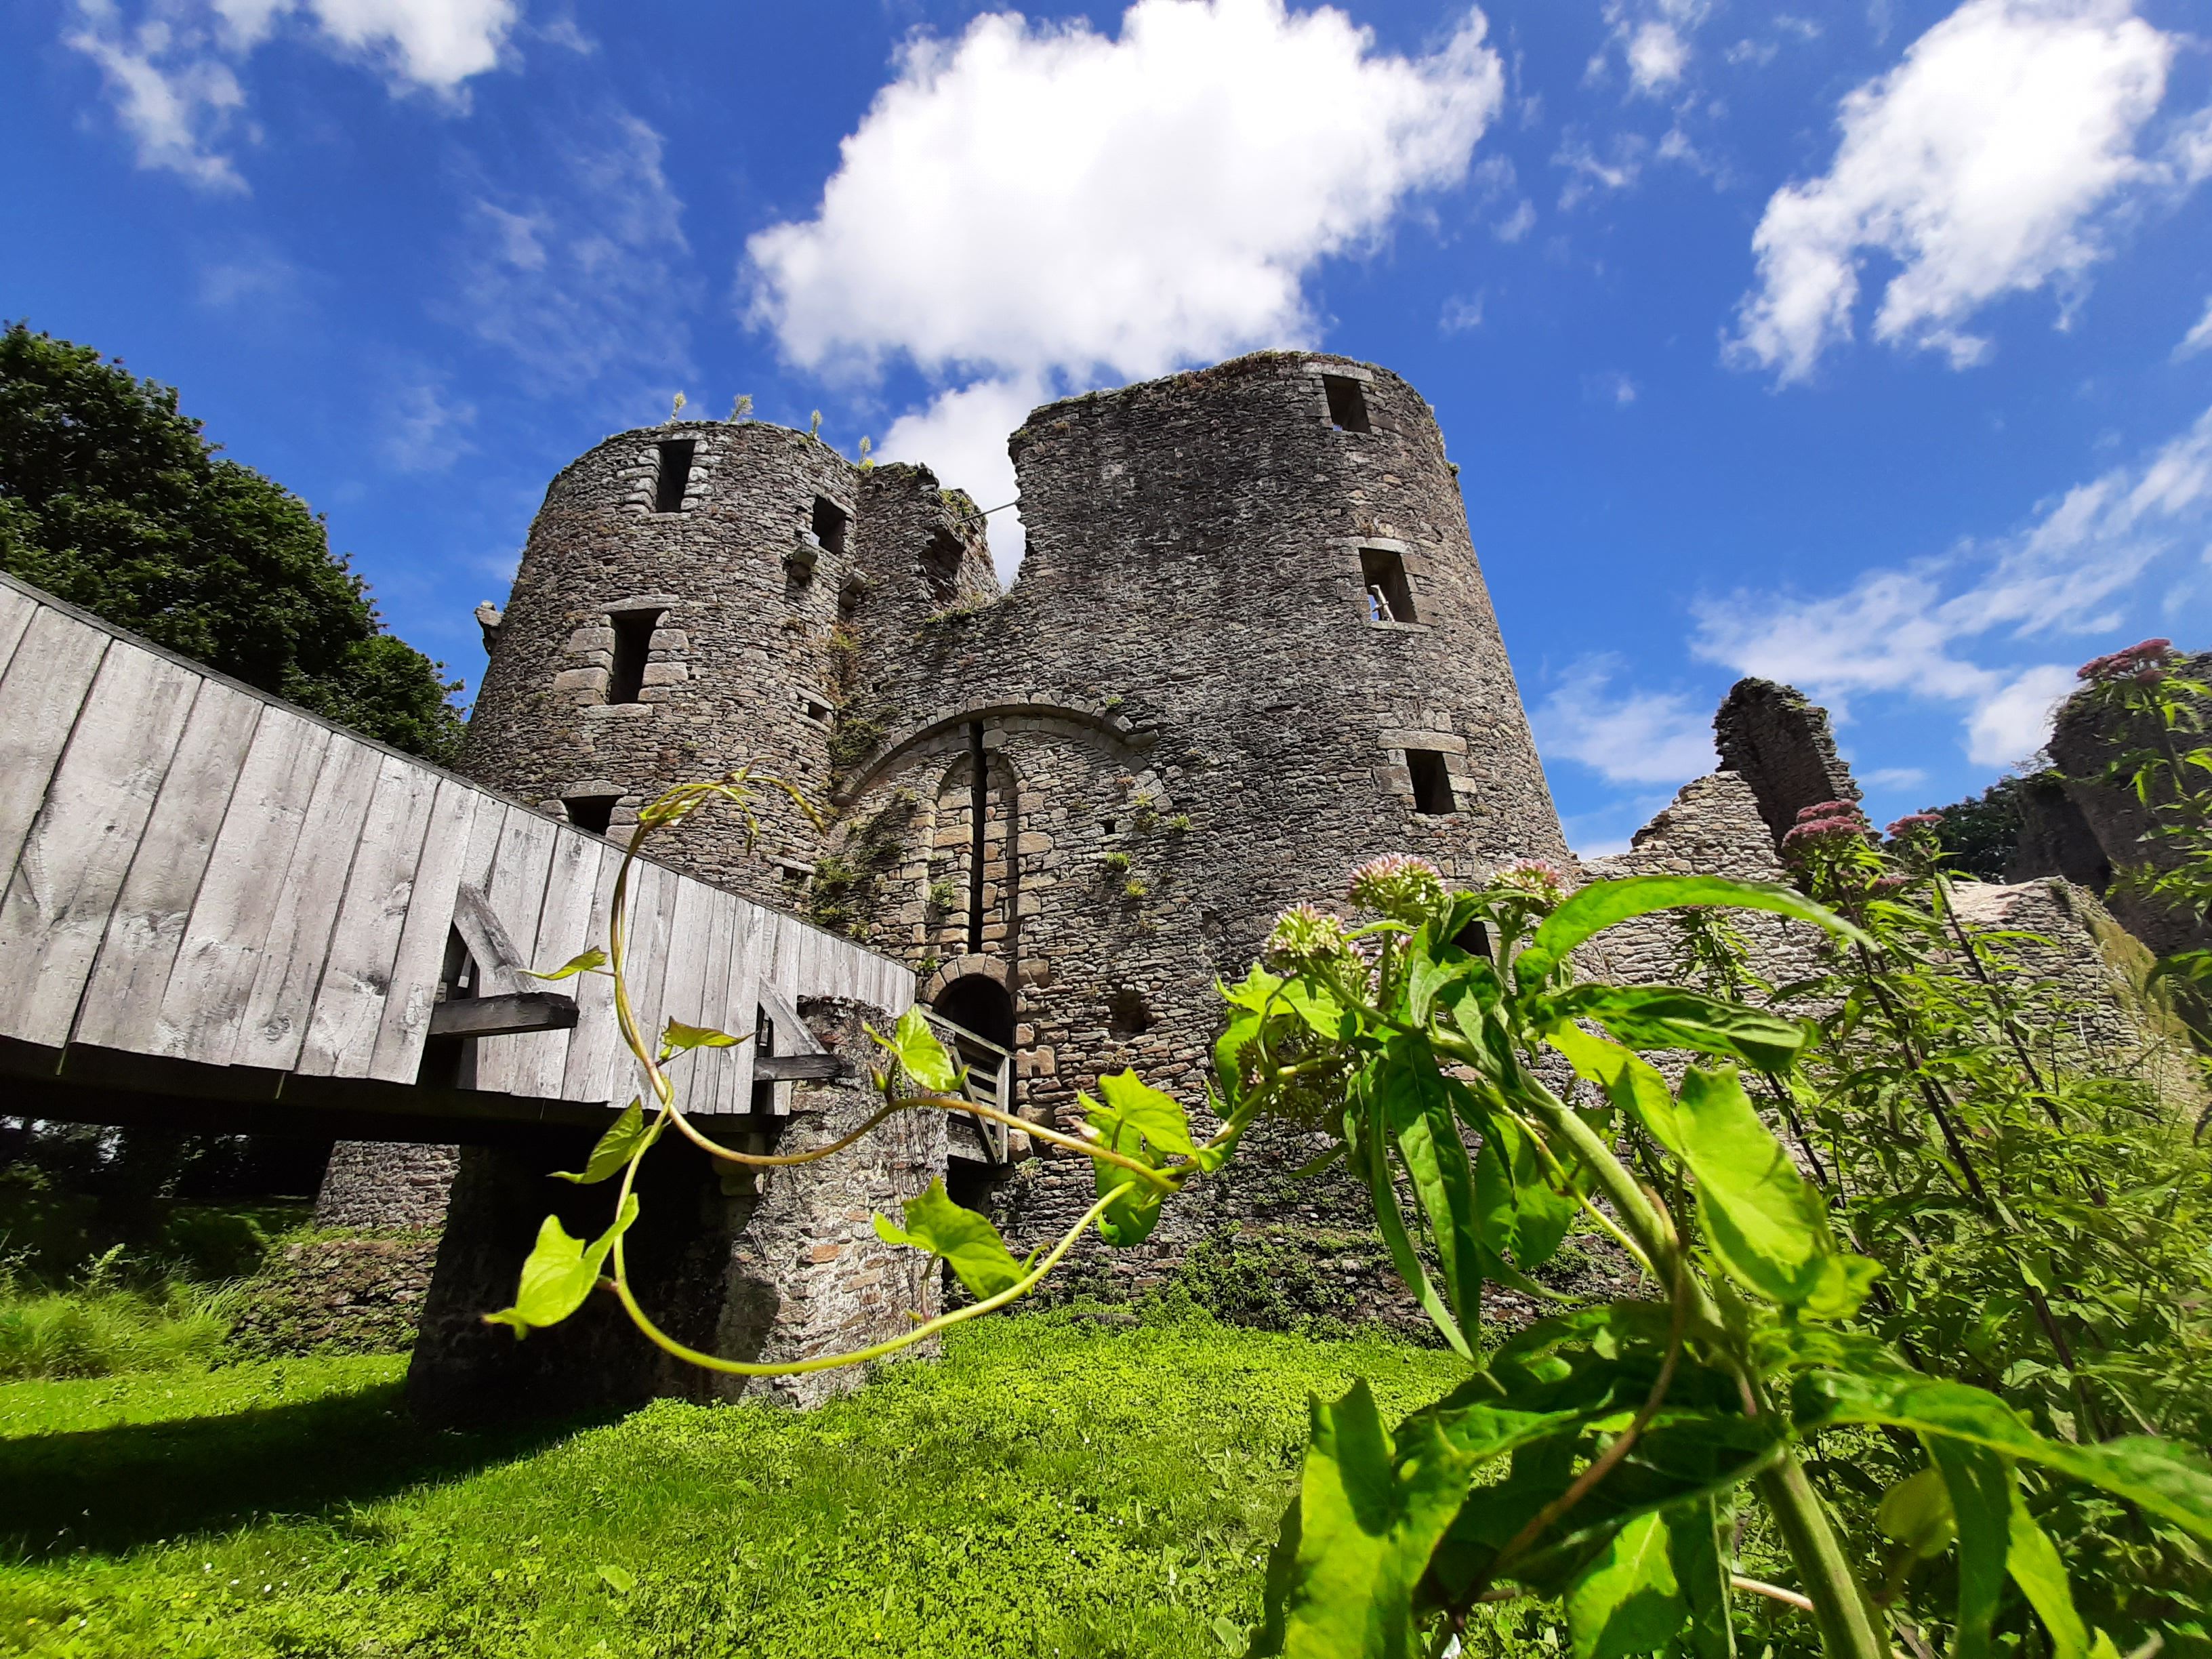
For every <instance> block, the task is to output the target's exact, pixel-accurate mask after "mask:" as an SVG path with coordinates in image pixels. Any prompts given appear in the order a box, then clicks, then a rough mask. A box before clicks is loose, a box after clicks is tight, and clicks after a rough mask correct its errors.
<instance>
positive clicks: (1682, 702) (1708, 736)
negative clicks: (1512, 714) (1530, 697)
mask: <svg viewBox="0 0 2212 1659" xmlns="http://www.w3.org/2000/svg"><path fill="white" fill-rule="evenodd" d="M1623 666H1624V665H1623V663H1622V660H1621V659H1620V658H1619V657H1618V656H1614V655H1611V654H1606V655H1601V656H1590V657H1584V658H1583V659H1581V660H1579V661H1578V662H1577V663H1576V664H1575V665H1573V666H1572V667H1571V668H1570V669H1569V670H1568V671H1567V673H1566V676H1565V680H1564V683H1563V684H1561V685H1560V686H1559V689H1558V690H1555V691H1553V693H1552V695H1551V696H1549V697H1547V698H1546V699H1545V700H1544V702H1543V703H1542V704H1541V705H1540V706H1539V707H1538V708H1536V709H1535V711H1534V714H1532V715H1531V716H1530V719H1531V722H1532V724H1533V725H1534V727H1535V732H1536V747H1537V749H1538V750H1539V751H1540V752H1541V754H1542V755H1543V756H1544V757H1545V758H1547V760H1571V761H1574V762H1577V763H1579V764H1581V765H1583V766H1587V767H1589V769H1591V770H1593V771H1595V772H1596V773H1597V774H1598V775H1600V776H1601V777H1603V778H1604V779H1605V780H1606V781H1607V782H1608V783H1663V784H1679V783H1682V782H1685V781H1687V780H1689V779H1691V778H1693V777H1696V776H1698V775H1700V774H1701V773H1705V772H1710V771H1711V770H1712V769H1713V768H1714V767H1715V766H1716V765H1717V760H1716V758H1715V756H1714V753H1713V724H1712V715H1711V712H1710V711H1708V710H1704V709H1699V708H1692V706H1691V703H1690V700H1689V699H1688V698H1687V697H1686V696H1683V695H1682V694H1681V693H1680V692H1677V691H1637V690H1630V691H1626V692H1622V693H1619V694H1616V693H1615V692H1614V691H1613V679H1614V678H1615V677H1616V676H1618V675H1619V674H1620V671H1621V669H1622V667H1623Z"/></svg>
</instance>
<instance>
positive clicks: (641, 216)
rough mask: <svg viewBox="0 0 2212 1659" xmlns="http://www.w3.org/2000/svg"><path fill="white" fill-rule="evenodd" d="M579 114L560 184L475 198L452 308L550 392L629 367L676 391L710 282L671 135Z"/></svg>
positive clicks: (619, 119) (560, 163)
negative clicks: (675, 174) (694, 245)
mask: <svg viewBox="0 0 2212 1659" xmlns="http://www.w3.org/2000/svg"><path fill="white" fill-rule="evenodd" d="M574 125H575V127H576V128H577V129H578V131H575V132H574V136H572V137H571V138H570V140H569V141H568V143H567V144H566V145H565V146H563V147H561V148H558V149H556V150H555V152H554V155H553V157H552V158H551V159H552V160H553V161H554V162H555V164H556V167H557V171H558V174H559V179H560V185H561V187H560V189H559V190H558V191H556V192H553V193H550V194H548V195H545V196H533V197H508V198H507V199H505V200H503V201H495V200H493V199H492V196H491V194H490V193H487V194H485V195H483V196H480V197H478V198H477V201H476V202H475V204H473V206H472V208H471V214H470V221H469V230H468V234H467V240H466V242H465V246H464V247H463V249H462V250H461V252H460V253H459V258H458V259H457V261H456V263H457V264H458V265H459V273H460V274H459V277H458V279H457V281H456V283H455V284H454V295H455V298H454V301H453V305H452V306H451V307H450V314H451V316H452V318H453V320H455V321H457V322H459V324H460V325H462V326H464V327H465V328H467V329H469V330H470V331H471V332H472V333H474V334H475V335H476V336H477V337H478V338H479V339H482V340H483V341H485V342H487V343H490V344H492V345H496V346H500V347H502V348H504V349H506V350H507V351H508V352H510V353H512V354H513V357H514V359H515V361H516V362H518V363H520V365H521V366H522V368H523V370H524V372H525V374H526V377H527V379H528V380H529V382H530V384H531V385H532V386H533V387H534V388H535V389H537V390H538V391H540V392H551V391H558V390H573V389H574V388H576V387H579V386H584V385H586V384H588V383H590V382H592V381H593V380H599V379H600V378H601V377H603V376H605V375H608V374H629V375H631V376H634V377H651V378H652V379H653V391H654V395H655V396H656V397H659V398H665V397H666V396H667V395H668V394H669V392H673V391H674V390H675V389H676V387H677V386H678V384H679V383H680V381H681V379H682V377H683V376H684V374H686V373H688V372H689V370H690V349H691V345H690V328H689V326H688V325H687V324H686V323H685V322H684V314H685V313H686V311H687V310H688V308H689V307H690V304H691V303H692V302H694V301H696V297H697V286H698V285H697V283H696V280H695V279H694V277H693V276H692V275H691V274H690V245H689V244H688V243H687V242H686V241H685V240H684V228H683V213H684V204H683V203H682V202H681V201H680V200H679V199H678V197H677V195H676V192H675V191H674V190H673V189H672V188H671V186H670V185H669V182H668V177H667V174H666V173H665V171H664V170H663V169H662V167H661V153H662V149H663V148H664V143H663V140H662V138H661V137H660V135H659V133H658V132H656V131H654V130H653V128H652V127H650V126H648V125H647V124H646V123H645V122H643V121H641V120H640V119H638V118H636V117H635V116H634V115H629V114H626V113H620V112H617V113H613V114H610V115H607V116H605V117H603V118H600V119H599V120H597V121H595V122H589V123H576V124H574ZM664 381H665V390H663V389H661V383H662V382H664Z"/></svg>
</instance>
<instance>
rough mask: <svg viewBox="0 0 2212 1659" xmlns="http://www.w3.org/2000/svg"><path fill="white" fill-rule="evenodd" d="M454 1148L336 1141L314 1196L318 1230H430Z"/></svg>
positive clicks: (442, 1212) (449, 1182) (441, 1212)
mask: <svg viewBox="0 0 2212 1659" xmlns="http://www.w3.org/2000/svg"><path fill="white" fill-rule="evenodd" d="M460 1155H461V1149H460V1148H459V1147H458V1146H416V1145H414V1144H411V1143H404V1142H398V1141H380V1140H341V1141H340V1142H338V1144H337V1146H334V1147H332V1148H331V1161H330V1163H329V1164H328V1165H327V1166H326V1167H325V1170H324V1171H323V1184H322V1188H321V1190H320V1191H319V1192H318V1193H317V1194H315V1225H317V1226H318V1227H367V1228H380V1229H400V1228H410V1227H435V1226H436V1225H438V1224H439V1223H440V1222H441V1221H443V1220H444V1219H445V1218H446V1200H447V1196H448V1195H449V1194H451V1193H452V1191H453V1170H454V1169H455V1168H456V1167H457V1166H458V1165H459V1162H460Z"/></svg>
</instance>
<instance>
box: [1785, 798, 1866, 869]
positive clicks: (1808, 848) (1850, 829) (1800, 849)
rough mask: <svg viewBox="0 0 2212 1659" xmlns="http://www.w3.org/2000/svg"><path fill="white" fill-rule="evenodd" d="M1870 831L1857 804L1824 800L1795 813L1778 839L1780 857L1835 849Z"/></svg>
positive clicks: (1792, 857) (1858, 839)
mask: <svg viewBox="0 0 2212 1659" xmlns="http://www.w3.org/2000/svg"><path fill="white" fill-rule="evenodd" d="M1872 834H1873V829H1871V827H1870V826H1869V824H1868V823H1867V819H1866V814H1865V813H1864V812H1862V811H1859V809H1858V805H1857V803H1856V802H1854V801H1848V800H1824V801H1820V802H1818V803H1816V804H1815V805H1811V806H1808V807H1806V808H1805V809H1804V810H1803V811H1801V812H1799V813H1798V814H1797V822H1796V823H1794V824H1792V825H1791V826H1790V833H1789V834H1788V835H1786V836H1783V838H1782V856H1783V857H1784V858H1785V859H1790V860H1797V859H1801V858H1803V857H1804V856H1805V855H1806V854H1809V853H1812V852H1814V851H1815V850H1816V849H1820V848H1830V849H1832V848H1838V847H1842V846H1844V845H1847V844H1848V843H1850V842H1854V841H1863V840H1865V839H1866V838H1867V837H1868V836H1870V835H1872Z"/></svg>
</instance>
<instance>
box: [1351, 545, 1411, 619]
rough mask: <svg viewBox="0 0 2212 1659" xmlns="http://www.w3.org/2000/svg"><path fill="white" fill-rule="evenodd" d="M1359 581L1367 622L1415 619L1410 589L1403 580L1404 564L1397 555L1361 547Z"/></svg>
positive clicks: (1382, 550)
mask: <svg viewBox="0 0 2212 1659" xmlns="http://www.w3.org/2000/svg"><path fill="white" fill-rule="evenodd" d="M1359 580H1360V581H1361V583H1362V584H1363V585H1364V586H1365V587H1366V589H1367V619H1368V620H1369V621H1370V622H1383V623H1410V622H1418V621H1419V617H1416V616H1415V615H1414V613H1413V588H1412V587H1411V586H1408V585H1407V580H1406V561H1405V560H1404V559H1403V558H1402V557H1401V556H1399V555H1397V554H1395V553H1392V552H1389V551H1387V550H1384V549H1383V548H1379V547H1363V548H1361V549H1360V550H1359Z"/></svg>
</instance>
